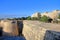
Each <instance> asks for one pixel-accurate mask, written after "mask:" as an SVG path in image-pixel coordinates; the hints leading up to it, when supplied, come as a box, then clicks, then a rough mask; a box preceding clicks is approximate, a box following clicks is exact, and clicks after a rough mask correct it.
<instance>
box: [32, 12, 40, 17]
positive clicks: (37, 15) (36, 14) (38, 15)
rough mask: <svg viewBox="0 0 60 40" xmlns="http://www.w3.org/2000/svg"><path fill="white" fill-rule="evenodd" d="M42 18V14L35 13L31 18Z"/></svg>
mask: <svg viewBox="0 0 60 40" xmlns="http://www.w3.org/2000/svg"><path fill="white" fill-rule="evenodd" d="M40 16H41V14H40V12H36V13H34V14H33V15H32V16H31V17H37V18H38V17H40Z"/></svg>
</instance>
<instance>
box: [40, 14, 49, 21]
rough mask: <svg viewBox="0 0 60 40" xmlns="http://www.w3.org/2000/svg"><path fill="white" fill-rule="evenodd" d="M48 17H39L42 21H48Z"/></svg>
mask: <svg viewBox="0 0 60 40" xmlns="http://www.w3.org/2000/svg"><path fill="white" fill-rule="evenodd" d="M48 19H49V18H48V17H47V16H45V15H44V16H42V17H41V18H40V21H43V22H48Z"/></svg>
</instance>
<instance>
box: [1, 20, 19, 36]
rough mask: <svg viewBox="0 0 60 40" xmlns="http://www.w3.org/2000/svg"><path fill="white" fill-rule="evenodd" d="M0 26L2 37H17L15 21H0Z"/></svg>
mask: <svg viewBox="0 0 60 40" xmlns="http://www.w3.org/2000/svg"><path fill="white" fill-rule="evenodd" d="M0 24H1V27H2V28H3V36H17V35H18V27H17V21H13V20H12V21H9V20H2V21H1V22H0Z"/></svg>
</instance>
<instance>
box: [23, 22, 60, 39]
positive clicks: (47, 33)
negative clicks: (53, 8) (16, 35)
mask: <svg viewBox="0 0 60 40" xmlns="http://www.w3.org/2000/svg"><path fill="white" fill-rule="evenodd" d="M23 24H24V27H23V34H24V37H25V38H26V40H60V32H58V31H55V30H58V28H57V29H55V28H56V27H58V26H57V25H54V24H50V23H40V22H38V21H24V22H23ZM44 26H45V27H44ZM46 26H48V27H46ZM50 29H51V30H50ZM54 29H55V30H54Z"/></svg>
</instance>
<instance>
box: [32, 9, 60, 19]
mask: <svg viewBox="0 0 60 40" xmlns="http://www.w3.org/2000/svg"><path fill="white" fill-rule="evenodd" d="M59 14H60V10H54V11H52V12H45V13H39V12H36V13H35V14H33V15H32V16H31V17H39V15H40V16H44V15H45V16H47V17H50V18H51V19H53V20H55V19H58V16H59Z"/></svg>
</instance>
